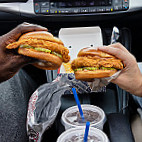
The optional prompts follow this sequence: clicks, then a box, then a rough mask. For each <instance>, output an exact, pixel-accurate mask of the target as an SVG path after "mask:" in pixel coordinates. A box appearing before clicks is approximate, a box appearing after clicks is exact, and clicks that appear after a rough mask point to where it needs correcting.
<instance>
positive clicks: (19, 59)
mask: <svg viewBox="0 0 142 142" xmlns="http://www.w3.org/2000/svg"><path fill="white" fill-rule="evenodd" d="M13 62H14V63H15V64H16V66H23V65H26V64H30V63H34V62H37V59H34V58H30V57H27V56H23V55H16V56H15V57H14V60H13Z"/></svg>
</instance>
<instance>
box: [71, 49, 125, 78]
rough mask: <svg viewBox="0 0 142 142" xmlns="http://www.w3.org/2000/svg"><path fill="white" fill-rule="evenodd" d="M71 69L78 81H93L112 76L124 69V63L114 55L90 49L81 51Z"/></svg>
mask: <svg viewBox="0 0 142 142" xmlns="http://www.w3.org/2000/svg"><path fill="white" fill-rule="evenodd" d="M71 67H72V69H73V70H74V73H75V77H76V79H79V80H84V81H91V80H93V79H94V78H104V77H110V76H112V75H113V74H114V73H116V72H117V71H118V70H121V69H123V63H122V61H121V60H120V59H118V58H116V57H114V56H113V55H110V54H108V53H105V52H102V51H99V50H95V49H93V48H92V47H90V48H89V47H88V48H84V49H82V50H80V52H79V53H78V57H77V58H76V59H75V60H73V61H72V63H71Z"/></svg>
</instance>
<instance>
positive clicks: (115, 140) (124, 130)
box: [104, 113, 135, 142]
mask: <svg viewBox="0 0 142 142" xmlns="http://www.w3.org/2000/svg"><path fill="white" fill-rule="evenodd" d="M104 131H105V132H106V134H107V135H108V137H109V139H110V141H111V142H135V141H134V137H133V134H132V131H131V127H130V123H129V119H128V118H127V117H126V116H125V115H123V114H121V113H113V114H109V115H108V116H107V123H106V125H105V127H104Z"/></svg>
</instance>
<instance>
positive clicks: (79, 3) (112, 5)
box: [0, 0, 142, 21]
mask: <svg viewBox="0 0 142 142" xmlns="http://www.w3.org/2000/svg"><path fill="white" fill-rule="evenodd" d="M139 10H142V0H72V1H69V0H0V11H3V12H8V13H14V14H20V15H22V16H25V17H33V18H37V19H42V20H43V21H44V20H45V21H49V20H50V21H51V20H52V21H59V20H65V21H70V20H72V18H73V17H77V18H76V19H74V20H75V21H78V20H79V19H78V18H80V21H81V20H82V19H84V18H85V17H86V19H87V17H88V16H89V19H90V17H92V18H93V17H95V16H110V15H114V16H115V15H119V14H121V15H122V14H127V13H131V12H134V11H139Z"/></svg>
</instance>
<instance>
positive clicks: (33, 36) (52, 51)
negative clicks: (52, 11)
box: [6, 31, 70, 70]
mask: <svg viewBox="0 0 142 142" xmlns="http://www.w3.org/2000/svg"><path fill="white" fill-rule="evenodd" d="M6 48H7V49H18V53H19V54H21V55H24V56H28V57H31V58H35V59H37V62H36V63H33V65H34V66H36V67H38V68H40V69H44V70H55V69H58V68H59V67H60V66H61V64H62V62H65V63H67V62H68V61H69V60H70V56H69V55H68V53H69V51H68V49H67V48H66V47H64V44H63V42H62V41H61V40H60V39H58V38H56V37H54V36H53V35H52V34H51V33H49V32H46V31H35V32H29V33H26V34H23V35H22V36H21V37H20V38H19V40H18V41H17V42H14V43H12V44H9V45H8V46H7V47H6Z"/></svg>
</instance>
